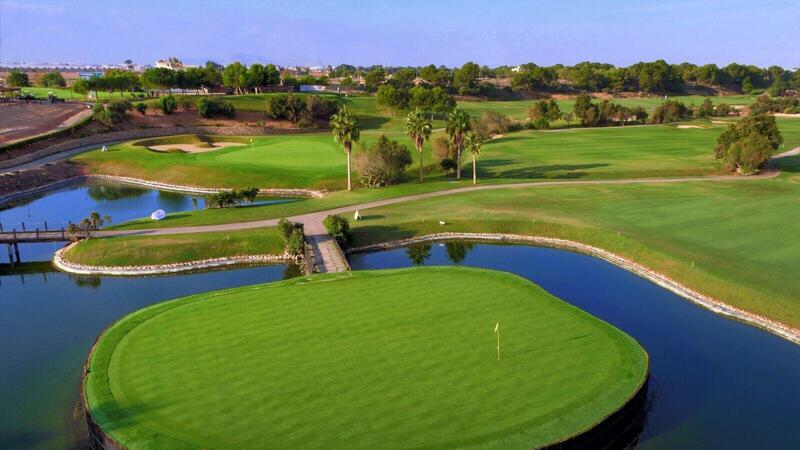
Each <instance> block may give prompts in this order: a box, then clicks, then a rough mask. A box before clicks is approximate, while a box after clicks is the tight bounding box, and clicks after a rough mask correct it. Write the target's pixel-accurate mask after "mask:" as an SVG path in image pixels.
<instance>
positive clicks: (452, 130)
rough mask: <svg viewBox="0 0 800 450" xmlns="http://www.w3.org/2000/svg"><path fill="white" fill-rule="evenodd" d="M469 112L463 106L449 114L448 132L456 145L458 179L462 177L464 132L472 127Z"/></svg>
mask: <svg viewBox="0 0 800 450" xmlns="http://www.w3.org/2000/svg"><path fill="white" fill-rule="evenodd" d="M471 128H472V127H471V124H470V122H469V114H467V113H466V111H464V110H463V109H461V108H456V109H454V110H453V111H452V112H451V113H450V114H448V115H447V134H449V135H450V139H452V140H453V144H455V146H456V180H460V179H461V146H462V144H463V142H464V134H466V132H467V131H469V130H470V129H471Z"/></svg>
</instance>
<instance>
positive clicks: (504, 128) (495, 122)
mask: <svg viewBox="0 0 800 450" xmlns="http://www.w3.org/2000/svg"><path fill="white" fill-rule="evenodd" d="M472 129H473V130H474V131H475V134H476V135H478V138H479V139H480V140H481V141H486V140H488V139H490V138H491V137H492V136H493V135H497V134H505V133H508V130H509V129H511V120H509V118H508V117H506V116H505V115H503V114H502V113H499V112H497V111H484V112H483V114H481V117H480V119H477V120H474V121H473V123H472Z"/></svg>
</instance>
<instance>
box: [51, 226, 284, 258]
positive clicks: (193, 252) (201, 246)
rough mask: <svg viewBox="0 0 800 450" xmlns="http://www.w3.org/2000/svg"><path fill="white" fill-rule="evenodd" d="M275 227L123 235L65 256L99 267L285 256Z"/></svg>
mask: <svg viewBox="0 0 800 450" xmlns="http://www.w3.org/2000/svg"><path fill="white" fill-rule="evenodd" d="M282 254H283V240H282V239H281V238H280V236H278V231H277V229H276V228H259V229H252V230H241V231H227V232H219V233H194V234H174V235H163V236H122V237H113V238H93V239H87V240H84V241H81V242H80V243H79V244H78V245H76V246H74V247H72V248H71V249H70V250H69V251H68V252H67V253H66V254H65V255H64V256H65V258H66V259H67V260H69V261H70V262H74V263H78V264H87V265H96V266H142V265H151V264H174V263H182V262H189V261H198V260H201V259H210V258H222V257H226V256H245V255H282Z"/></svg>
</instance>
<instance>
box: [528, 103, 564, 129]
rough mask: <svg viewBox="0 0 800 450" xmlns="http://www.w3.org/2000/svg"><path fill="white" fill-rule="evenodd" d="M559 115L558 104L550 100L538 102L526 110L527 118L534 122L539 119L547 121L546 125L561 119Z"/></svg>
mask: <svg viewBox="0 0 800 450" xmlns="http://www.w3.org/2000/svg"><path fill="white" fill-rule="evenodd" d="M561 115H562V114H561V108H559V106H558V103H556V101H555V100H552V99H551V100H539V101H538V102H536V103H534V104H533V106H532V107H531V108H530V109H529V110H528V118H529V119H531V120H532V121H534V122H535V121H536V119H538V118H540V117H544V118H545V119H547V121H548V123H549V122H555V121H556V120H558V119H560V118H561Z"/></svg>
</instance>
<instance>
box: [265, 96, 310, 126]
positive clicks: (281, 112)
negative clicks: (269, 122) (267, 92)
mask: <svg viewBox="0 0 800 450" xmlns="http://www.w3.org/2000/svg"><path fill="white" fill-rule="evenodd" d="M307 110H308V105H307V104H306V101H305V99H304V98H303V97H301V96H299V95H295V94H278V95H271V96H269V97H267V109H266V114H267V116H268V117H270V118H272V119H275V120H289V121H291V122H292V123H297V122H299V121H300V119H302V116H303V113H304V112H305V111H307Z"/></svg>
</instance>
